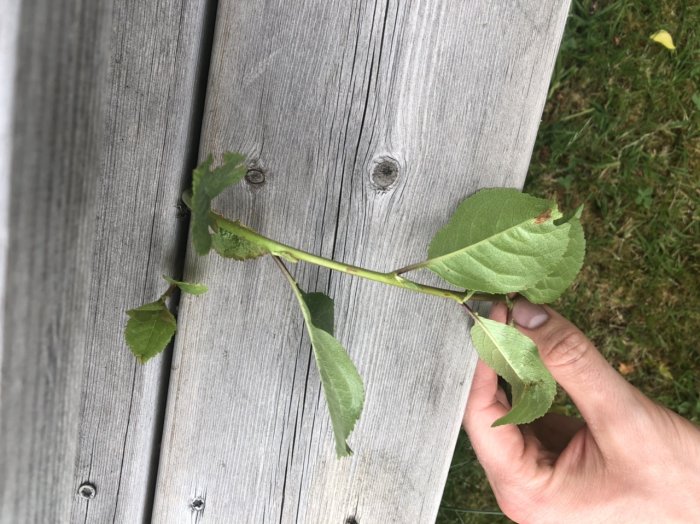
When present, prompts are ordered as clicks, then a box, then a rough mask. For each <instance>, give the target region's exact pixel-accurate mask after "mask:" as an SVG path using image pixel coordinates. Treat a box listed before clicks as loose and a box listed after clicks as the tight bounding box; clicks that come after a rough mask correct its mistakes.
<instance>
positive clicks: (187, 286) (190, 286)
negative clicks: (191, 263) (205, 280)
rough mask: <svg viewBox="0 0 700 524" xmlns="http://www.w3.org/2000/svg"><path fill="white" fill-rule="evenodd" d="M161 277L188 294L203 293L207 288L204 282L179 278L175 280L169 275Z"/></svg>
mask: <svg viewBox="0 0 700 524" xmlns="http://www.w3.org/2000/svg"><path fill="white" fill-rule="evenodd" d="M163 279H165V281H166V282H167V283H168V284H170V285H173V286H177V287H179V288H180V290H182V291H183V292H185V293H189V294H190V295H203V294H204V293H206V292H207V291H208V290H209V288H208V287H207V286H205V285H204V284H195V283H193V282H183V281H181V280H175V279H174V278H170V277H169V276H166V275H163Z"/></svg>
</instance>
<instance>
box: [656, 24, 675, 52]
mask: <svg viewBox="0 0 700 524" xmlns="http://www.w3.org/2000/svg"><path fill="white" fill-rule="evenodd" d="M649 38H650V39H651V40H653V41H654V42H656V43H657V44H661V45H662V46H664V47H665V48H666V49H670V50H672V51H673V50H674V49H676V46H675V45H673V37H672V36H671V34H670V33H669V32H668V31H666V30H665V29H662V30H661V31H657V32H656V33H654V34H653V35H651V36H650V37H649Z"/></svg>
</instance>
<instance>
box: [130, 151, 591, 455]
mask: <svg viewBox="0 0 700 524" xmlns="http://www.w3.org/2000/svg"><path fill="white" fill-rule="evenodd" d="M246 165H247V164H246V159H245V157H243V156H242V155H240V154H237V153H225V154H224V155H223V161H222V163H221V165H220V166H218V167H213V158H212V157H211V156H210V157H209V158H207V159H206V160H205V161H204V162H203V163H202V164H200V165H199V166H198V167H197V168H196V169H195V170H194V172H193V176H192V189H191V191H188V192H186V193H185V194H184V195H183V200H184V202H185V204H186V205H187V206H188V207H189V208H190V211H191V220H190V239H191V241H192V244H193V247H194V250H195V252H196V253H197V254H198V255H201V256H205V255H208V254H209V252H210V251H211V250H212V249H213V250H214V251H215V252H216V253H217V254H218V255H220V256H222V257H224V258H230V259H233V260H236V261H242V260H250V259H255V258H259V257H263V256H270V257H272V258H273V259H274V261H275V262H276V264H277V266H278V267H279V269H280V271H281V273H282V274H283V276H284V278H285V279H286V280H287V281H288V283H289V285H290V288H291V290H292V293H293V295H294V296H295V298H296V300H297V302H298V303H299V307H300V310H301V314H302V317H303V318H304V322H305V324H306V329H307V332H308V336H309V340H310V341H311V345H312V347H313V352H314V357H315V360H316V365H317V367H318V371H319V375H320V377H321V384H322V387H323V392H324V396H325V398H326V403H327V405H328V411H329V415H330V419H331V425H332V427H333V434H334V438H335V448H336V452H337V455H338V456H339V457H342V456H347V455H350V454H352V450H351V449H350V447H349V446H348V443H347V439H348V437H349V435H350V433H351V432H352V430H353V428H354V426H355V423H356V422H357V420H358V418H359V417H360V414H361V412H362V407H363V404H364V400H365V398H364V397H365V395H364V386H363V383H362V379H361V378H360V375H359V373H358V372H357V369H356V368H355V365H354V364H353V362H352V360H351V359H350V357H349V356H348V354H347V352H346V350H345V349H344V348H343V346H342V345H341V343H340V342H339V341H338V340H337V339H336V338H335V337H334V335H333V327H334V313H333V309H334V308H333V300H332V299H331V298H330V297H329V296H327V295H325V294H324V293H319V292H306V291H304V290H302V289H301V288H300V287H299V284H298V283H297V282H296V280H295V279H294V276H293V274H292V272H291V271H290V270H289V268H288V264H296V263H300V262H302V263H311V264H316V265H319V266H322V267H325V268H328V269H330V270H333V271H340V272H342V273H346V274H348V275H352V276H354V277H359V278H365V279H369V280H374V281H376V282H380V283H383V284H387V285H390V286H395V287H400V288H404V289H408V290H410V291H413V292H416V293H424V294H428V295H433V296H436V297H439V298H444V299H448V300H452V301H454V302H456V303H457V305H458V307H461V308H464V309H465V310H466V311H467V313H468V314H469V316H470V317H471V318H472V319H473V322H474V325H473V327H472V329H471V337H472V342H473V344H474V347H475V348H476V350H477V352H478V354H479V356H480V357H481V358H482V359H483V360H484V361H485V362H486V363H487V364H488V365H489V366H490V367H491V368H493V369H494V370H495V371H496V372H497V373H498V374H499V375H500V376H501V377H503V378H504V379H505V380H506V381H507V382H508V384H510V387H511V392H512V409H511V410H510V411H509V412H508V413H507V414H506V415H505V416H504V417H502V418H500V419H498V420H496V421H495V422H494V426H498V425H502V424H525V423H528V422H531V421H532V420H534V419H536V418H538V417H541V416H542V415H544V414H545V413H546V412H547V410H548V409H549V407H550V406H551V404H552V401H553V399H554V396H555V393H556V383H555V382H554V379H553V378H552V376H551V375H550V374H549V372H548V371H547V370H546V368H545V367H544V365H543V364H542V362H541V360H540V358H539V354H538V352H537V348H536V347H535V345H534V343H533V342H532V341H531V340H530V339H529V338H527V337H526V336H525V335H523V334H522V333H520V332H519V331H518V330H517V329H516V328H515V327H514V326H513V325H509V324H500V323H498V322H494V321H492V320H489V319H487V318H484V317H482V316H481V315H479V314H478V313H477V312H476V311H474V309H473V307H472V306H473V302H475V301H503V302H506V303H507V304H508V305H509V306H510V305H511V304H512V301H511V300H512V297H513V296H514V295H515V294H519V295H522V296H524V297H525V298H527V299H528V300H530V301H531V302H534V303H540V304H542V303H548V302H552V301H553V300H555V299H556V298H557V297H559V296H560V295H561V294H562V293H563V292H564V291H565V290H566V289H567V288H568V287H569V285H570V284H571V282H572V281H573V280H574V278H575V277H576V275H577V274H578V271H579V270H580V268H581V265H582V263H583V255H584V250H585V239H584V235H583V228H582V227H581V223H580V217H581V208H579V209H577V210H576V211H575V212H574V213H572V214H570V215H568V216H564V215H563V214H562V212H561V211H559V209H558V207H557V205H556V203H555V202H552V201H549V200H546V199H542V198H536V197H534V196H531V195H526V194H523V193H521V192H519V191H517V190H515V189H505V188H495V189H483V190H481V191H478V192H477V193H475V194H474V195H472V196H470V197H469V198H467V199H466V200H464V201H463V202H462V203H461V204H460V205H459V206H458V207H457V209H456V210H455V212H454V214H453V215H452V217H451V218H450V220H449V221H448V223H447V224H446V225H445V226H444V227H443V228H442V229H441V230H440V231H438V232H437V234H436V235H435V236H434V237H433V239H432V241H431V243H430V245H429V246H428V250H427V257H426V259H425V260H423V261H420V262H417V263H412V264H409V265H406V266H403V267H401V268H398V269H396V270H394V271H390V272H386V273H385V272H379V271H374V270H371V269H367V268H362V267H358V266H354V265H350V264H345V263H342V262H338V261H335V260H331V259H327V258H324V257H320V256H317V255H314V254H312V253H308V252H305V251H302V250H299V249H296V248H294V247H292V246H288V245H285V244H283V243H281V242H278V241H276V240H273V239H270V238H267V237H265V236H263V235H262V234H260V233H259V232H257V231H254V230H253V229H250V228H249V227H247V226H245V225H243V224H241V223H240V222H239V221H236V220H231V219H229V218H226V217H224V216H222V215H221V214H219V213H217V212H216V211H214V210H213V209H212V207H211V204H212V201H213V199H214V198H216V197H217V196H219V195H220V194H221V193H222V192H223V191H224V190H225V189H226V188H227V187H230V186H232V185H234V184H236V183H237V182H240V181H241V179H243V177H244V176H245V174H246V171H247V167H246ZM421 270H428V271H431V272H433V273H435V274H437V275H438V276H439V277H441V278H442V279H443V280H444V281H445V283H446V285H445V287H434V286H428V285H424V284H420V283H418V282H415V281H414V280H411V279H410V278H408V277H407V276H405V275H406V274H407V273H411V272H415V271H421ZM164 278H165V279H166V281H167V282H168V284H169V287H168V288H167V290H166V291H165V293H163V295H161V296H160V297H159V298H158V300H156V301H155V302H151V303H148V304H145V305H143V306H141V307H138V308H135V309H131V310H129V311H127V315H128V316H129V319H128V322H127V324H126V329H125V338H126V342H127V345H128V346H129V348H130V349H131V352H132V353H133V354H134V356H135V357H136V358H137V359H138V360H139V362H141V363H145V362H146V361H148V360H149V359H151V358H153V357H154V356H156V355H157V354H159V353H160V352H162V351H163V350H164V349H165V348H166V347H167V345H168V344H169V342H170V340H171V339H172V337H173V335H174V334H175V331H176V329H177V323H176V319H175V317H174V316H173V314H172V313H171V312H170V310H169V309H168V307H167V303H166V300H167V299H168V297H170V296H171V295H172V294H173V293H174V292H175V290H176V289H180V290H181V291H182V292H184V293H190V294H194V295H199V294H202V293H204V292H205V291H206V287H205V286H204V285H202V284H194V283H189V282H183V281H177V280H174V279H171V278H169V277H164Z"/></svg>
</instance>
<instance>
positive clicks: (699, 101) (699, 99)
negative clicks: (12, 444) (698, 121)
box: [690, 91, 700, 111]
mask: <svg viewBox="0 0 700 524" xmlns="http://www.w3.org/2000/svg"><path fill="white" fill-rule="evenodd" d="M690 99H691V100H692V101H693V104H695V107H697V108H698V111H700V91H699V92H697V93H693V96H692V97H690Z"/></svg>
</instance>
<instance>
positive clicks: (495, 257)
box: [417, 188, 571, 293]
mask: <svg viewBox="0 0 700 524" xmlns="http://www.w3.org/2000/svg"><path fill="white" fill-rule="evenodd" d="M561 216H562V214H561V213H560V212H559V210H558V209H557V206H556V204H555V203H553V202H549V201H547V200H544V199H541V198H535V197H533V196H530V195H526V194H523V193H520V192H519V191H517V190H515V189H505V188H500V189H485V190H482V191H479V192H478V193H476V194H474V195H473V196H471V197H470V198H467V199H466V200H465V201H463V202H462V203H461V204H460V205H459V206H458V208H457V210H456V211H455V213H454V214H453V215H452V218H451V219H450V221H449V222H448V224H447V225H446V226H445V227H444V228H442V229H441V230H440V231H438V233H437V234H436V235H435V237H434V238H433V240H432V242H431V243H430V247H429V249H428V256H429V260H426V261H425V262H423V263H421V264H419V265H418V266H417V267H426V268H428V269H430V270H431V271H433V272H435V273H437V274H438V275H440V276H441V277H442V278H444V279H445V280H447V281H448V282H450V283H452V284H454V285H456V286H459V287H462V288H464V289H468V290H470V291H483V292H487V293H508V292H514V291H521V290H523V289H526V288H529V287H531V286H533V285H535V284H536V283H537V282H539V281H540V280H542V279H543V278H544V277H545V276H547V275H548V274H549V273H550V272H551V271H552V270H553V269H554V267H555V266H556V265H557V264H558V263H559V261H560V260H561V258H562V256H563V255H564V252H565V251H566V247H567V245H568V243H569V229H570V227H571V226H570V225H569V224H568V223H565V224H561V225H557V224H556V223H555V221H556V220H557V219H559V218H561Z"/></svg>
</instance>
